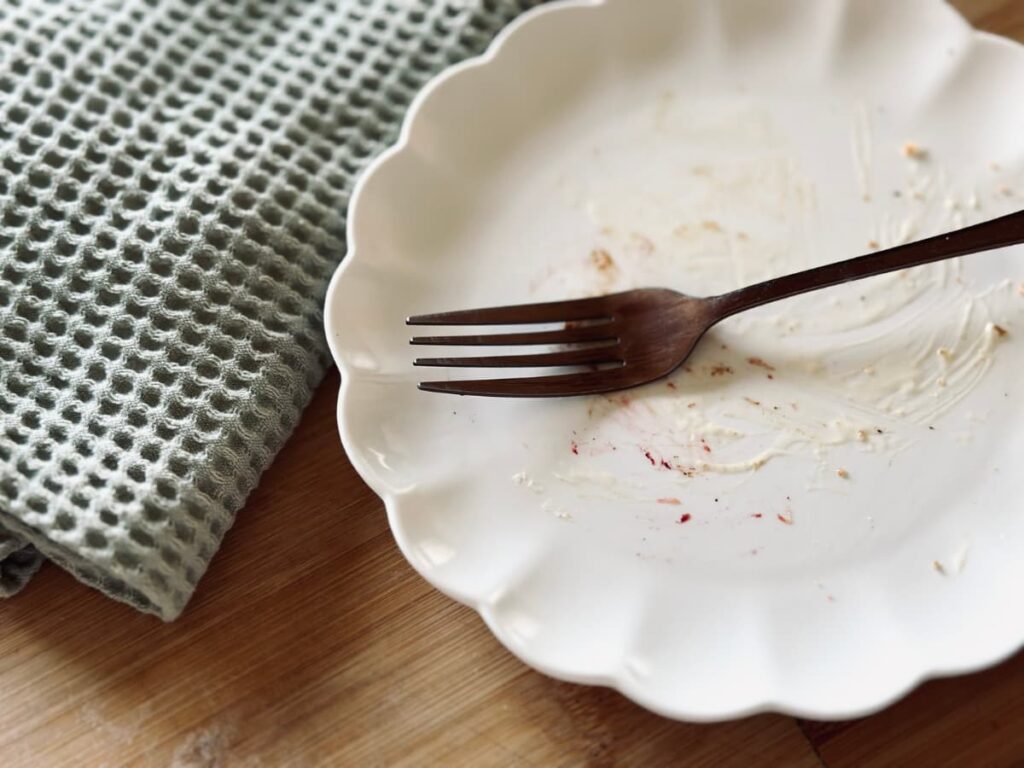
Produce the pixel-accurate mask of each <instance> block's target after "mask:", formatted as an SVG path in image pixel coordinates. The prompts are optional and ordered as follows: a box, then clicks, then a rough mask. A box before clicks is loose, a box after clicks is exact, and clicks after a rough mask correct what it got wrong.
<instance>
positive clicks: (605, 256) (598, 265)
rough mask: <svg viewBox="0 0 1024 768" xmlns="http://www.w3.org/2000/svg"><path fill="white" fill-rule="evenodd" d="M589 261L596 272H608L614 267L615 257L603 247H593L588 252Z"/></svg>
mask: <svg viewBox="0 0 1024 768" xmlns="http://www.w3.org/2000/svg"><path fill="white" fill-rule="evenodd" d="M590 263H591V264H593V265H594V268H595V269H596V270H597V271H598V272H610V271H611V270H613V269H615V259H613V258H612V255H611V254H610V253H608V251H606V250H605V249H604V248H595V249H594V250H593V251H591V252H590Z"/></svg>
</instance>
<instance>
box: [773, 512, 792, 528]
mask: <svg viewBox="0 0 1024 768" xmlns="http://www.w3.org/2000/svg"><path fill="white" fill-rule="evenodd" d="M776 517H777V518H779V522H780V523H785V524H786V525H792V524H793V518H792V517H790V516H789V515H788V514H786V515H784V514H782V513H781V512H780V513H779V514H777V515H776Z"/></svg>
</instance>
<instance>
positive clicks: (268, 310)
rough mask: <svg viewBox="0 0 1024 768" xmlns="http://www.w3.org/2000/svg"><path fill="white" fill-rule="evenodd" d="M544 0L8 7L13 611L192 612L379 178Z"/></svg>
mask: <svg viewBox="0 0 1024 768" xmlns="http://www.w3.org/2000/svg"><path fill="white" fill-rule="evenodd" d="M534 4H536V0H422V1H420V2H417V1H415V0H262V1H259V2H258V1H256V0H252V1H250V2H244V1H242V0H237V1H235V2H231V1H229V0H66V1H64V2H60V1H59V0H0V593H2V594H5V595H9V594H12V593H13V592H14V591H16V590H17V589H19V588H20V587H21V586H23V585H24V583H25V582H26V581H27V580H28V579H29V578H30V577H31V575H32V574H33V573H34V572H35V570H36V569H37V568H38V566H39V563H40V561H41V559H42V558H48V559H50V560H53V561H54V562H56V563H58V564H59V565H61V566H62V567H64V568H66V569H68V570H69V571H71V572H72V573H74V574H75V576H77V577H78V578H79V579H81V580H82V581H84V582H86V583H88V584H91V585H93V586H95V587H97V588H99V589H101V590H103V591H104V592H105V593H107V594H108V595H110V596H111V597H114V598H117V599H120V600H124V601H126V602H128V603H130V604H132V605H134V606H135V607H136V608H139V609H140V610H144V611H149V612H152V613H155V614H157V615H158V616H161V617H162V618H164V619H173V618H174V617H175V616H177V615H178V614H179V613H180V612H181V610H182V608H183V607H184V606H185V604H186V602H187V601H188V599H189V597H190V595H191V594H192V591H193V589H194V588H195V585H196V582H197V581H198V580H199V578H200V576H202V574H203V571H204V570H205V569H206V567H207V564H208V563H209V561H210V558H211V557H212V556H213V554H214V552H215V551H216V550H217V547H218V545H219V543H220V541H221V538H222V537H223V535H224V533H225V531H226V530H227V529H228V527H229V526H230V525H231V523H232V521H233V519H234V515H235V512H236V511H237V510H238V509H239V507H241V505H242V503H243V501H244V500H245V497H246V495H247V494H248V493H249V491H250V490H251V489H252V488H253V486H254V485H255V484H256V482H257V479H258V478H259V475H260V473H261V472H262V471H263V469H264V468H265V467H266V466H267V464H268V463H269V462H270V460H271V459H272V457H273V456H274V454H275V453H276V452H277V450H278V449H279V448H280V447H281V445H282V443H283V442H284V440H285V438H286V437H287V436H288V434H289V432H290V431H291V429H292V428H293V426H294V425H295V423H296V421H297V419H298V417H299V414H300V412H301V411H302V409H303V407H304V406H305V405H306V403H307V402H308V401H309V398H310V395H311V393H312V391H313V388H314V387H315V386H316V385H317V383H318V382H319V381H320V378H321V376H322V374H323V372H324V370H325V367H326V366H327V364H328V355H327V353H326V349H325V343H324V339H323V338H322V333H321V305H322V301H323V296H324V292H325V289H326V286H327V281H328V278H329V277H330V275H331V273H332V271H333V269H334V267H335V265H336V264H337V262H338V260H339V259H341V257H342V256H343V254H344V251H345V243H344V223H345V208H346V204H347V202H348V196H349V194H350V192H351V189H352V183H353V180H354V178H355V177H356V176H357V174H358V173H359V171H360V170H361V169H362V168H363V167H364V166H365V165H366V164H367V162H368V161H369V160H370V159H372V158H373V156H374V155H375V154H377V153H378V152H379V151H380V150H381V149H383V148H384V147H385V146H386V145H387V144H388V143H389V142H390V141H392V140H393V139H394V137H395V136H396V135H397V132H398V128H399V124H400V121H401V119H402V116H403V113H404V111H405V109H406V107H407V105H408V104H409V102H410V100H411V99H412V97H413V96H414V95H415V93H416V91H417V90H418V89H419V88H420V87H421V86H422V85H423V84H424V82H425V81H426V80H427V79H428V78H429V77H430V76H431V75H433V74H434V73H436V72H437V71H439V70H441V69H442V68H443V67H444V66H446V65H448V64H450V63H452V62H455V61H457V60H460V59H463V58H465V57H467V56H470V55H472V54H475V53H478V52H480V51H482V50H483V49H484V48H485V47H486V45H487V43H488V42H489V41H490V40H491V38H492V37H493V36H494V34H495V33H496V32H497V31H498V30H499V29H500V28H501V27H502V26H504V25H505V24H506V23H507V22H508V21H509V20H510V19H512V18H513V17H514V16H515V15H517V14H518V13H520V12H521V11H523V10H525V9H526V8H527V7H528V6H531V5H534Z"/></svg>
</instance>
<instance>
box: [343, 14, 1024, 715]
mask: <svg viewBox="0 0 1024 768" xmlns="http://www.w3.org/2000/svg"><path fill="white" fill-rule="evenodd" d="M619 1H620V0H555V1H554V2H550V3H549V4H546V5H541V6H536V7H534V8H532V9H530V10H528V11H526V12H524V13H523V14H521V15H520V16H518V17H516V18H515V19H514V20H513V21H512V22H510V23H509V24H508V25H507V26H506V27H505V28H503V29H502V30H501V31H500V32H499V33H498V34H497V35H496V36H495V37H494V39H493V40H492V41H491V43H490V44H489V45H488V47H487V48H486V50H485V51H484V52H483V53H481V54H479V55H477V56H474V57H471V58H469V59H466V60H464V61H462V62H459V63H457V64H454V65H452V66H450V67H448V68H446V69H445V70H443V71H442V72H440V73H438V74H437V75H435V76H434V77H433V78H431V79H430V81H429V82H428V83H427V84H426V85H425V86H424V87H423V88H422V89H421V90H420V92H419V93H418V94H417V95H416V97H415V98H414V99H413V101H412V102H411V104H410V106H409V108H408V110H407V112H406V115H405V117H404V119H403V121H402V126H401V129H400V132H399V135H398V138H397V139H396V140H395V143H394V144H393V145H392V146H390V147H389V148H388V149H386V150H384V151H383V152H382V153H381V154H379V155H378V156H377V157H376V158H375V159H373V160H372V161H371V162H370V163H369V164H368V165H367V167H366V168H365V169H364V170H363V171H362V173H361V174H360V175H359V177H358V178H357V180H356V183H355V185H354V187H353V191H352V195H351V197H350V203H349V210H348V220H347V224H346V239H347V242H348V251H347V254H346V256H345V258H344V259H343V260H342V262H341V263H340V264H339V266H338V267H337V269H336V270H335V272H334V274H333V275H332V277H331V280H330V282H329V284H328V289H327V292H326V295H325V312H324V329H325V333H326V336H327V342H328V347H329V349H330V351H331V355H332V358H333V359H334V362H335V364H336V365H337V367H338V370H339V373H340V377H341V383H340V387H339V394H338V401H337V421H338V430H339V435H340V439H341V442H342V446H343V448H344V449H345V453H346V456H347V457H348V459H349V461H350V462H351V464H352V466H353V468H354V469H355V470H356V472H357V473H358V474H359V476H360V477H361V478H362V479H363V481H364V482H365V483H366V484H367V485H368V486H369V487H370V489H371V490H372V491H373V492H374V493H375V494H377V495H378V496H379V497H380V498H381V500H382V502H383V504H384V508H385V512H386V514H387V518H388V524H389V527H390V529H391V532H392V535H393V537H394V539H395V543H396V544H397V546H398V548H399V550H400V551H401V553H402V555H403V557H404V558H405V559H406V561H407V562H408V563H409V564H410V565H411V566H412V568H413V569H414V570H415V571H416V572H417V573H418V574H419V575H420V576H421V577H422V578H423V579H424V580H426V581H427V582H428V583H429V584H430V585H431V586H432V587H434V588H435V589H437V590H438V591H439V592H441V593H442V594H444V595H446V596H447V597H449V598H450V599H452V600H455V601H456V602H459V603H462V604H463V605H466V606H467V607H469V608H471V609H473V610H474V611H476V612H477V614H478V615H479V616H480V617H481V620H482V621H483V622H484V624H485V625H486V626H487V628H488V629H489V630H490V632H491V633H492V634H493V635H494V636H495V638H496V639H497V640H498V641H499V642H500V643H501V644H502V645H503V646H504V647H505V648H506V649H507V650H508V651H509V652H510V653H511V654H513V655H514V656H515V657H516V658H518V659H519V660H520V661H522V662H523V663H525V664H526V665H528V666H530V667H532V668H533V669H535V670H537V671H539V672H541V673H542V674H545V675H547V676H549V677H552V678H554V679H557V680H562V681H565V682H570V683H576V684H582V685H593V686H603V687H607V688H611V689H613V690H616V691H618V692H619V693H620V694H622V695H623V696H625V697H626V698H628V699H630V700H631V701H633V702H634V703H636V704H638V705H640V706H642V707H644V708H645V709H647V710H649V711H651V712H654V713H656V714H658V715H661V716H664V717H667V718H671V719H676V720H683V721H688V722H694V723H702V722H703V723H712V722H722V721H725V720H732V719H737V718H743V717H748V716H753V715H758V714H764V713H776V714H783V715H788V716H792V717H801V718H813V719H819V720H830V721H835V720H845V719H855V718H860V717H865V716H868V715H871V714H873V713H875V712H878V711H880V710H882V709H885V708H887V707H889V706H891V705H892V704H894V703H895V702H897V701H899V700H900V699H902V698H904V697H905V696H907V695H908V694H909V693H911V692H912V691H913V690H915V689H916V688H917V687H919V686H920V685H922V684H923V683H925V682H928V681H929V680H935V679H941V678H947V677H954V676H958V675H964V674H970V673H973V672H978V671H981V670H984V669H987V668H990V667H993V666H996V665H998V664H1000V663H1002V662H1003V661H1006V660H1007V659H1009V658H1010V657H1012V656H1014V655H1015V654H1016V653H1018V652H1019V651H1021V650H1024V637H1022V638H1019V639H1017V640H1016V641H1015V642H1013V643H1011V644H1010V645H1009V646H1008V647H1006V648H1001V649H998V650H997V651H996V652H994V653H988V654H982V656H981V657H980V658H973V659H970V658H968V659H960V660H953V661H951V662H950V663H949V664H945V665H931V666H926V665H922V666H921V667H919V668H917V669H913V670H909V671H908V674H907V675H906V676H905V678H904V679H903V680H901V681H899V682H898V683H897V684H893V685H891V686H889V690H888V691H887V692H886V693H885V694H884V695H876V696H873V697H871V700H868V701H863V702H857V703H854V704H852V705H849V706H837V707H833V708H823V707H822V706H820V705H813V704H809V703H806V702H800V701H798V700H796V697H787V696H785V695H779V696H777V697H776V698H774V699H764V700H752V701H741V702H738V703H736V704H735V705H733V706H731V707H722V708H720V709H718V710H710V709H708V708H707V707H703V708H700V707H688V706H673V705H671V704H666V703H665V702H663V701H658V700H654V699H653V698H651V697H648V696H647V695H645V693H644V691H643V690H642V688H640V687H638V686H634V685H631V684H630V682H629V680H628V679H626V678H624V677H623V676H621V675H616V674H607V675H606V674H572V673H567V672H565V671H564V670H560V669H558V668H554V667H551V666H550V665H547V664H545V663H543V662H541V661H538V660H537V659H534V658H531V655H530V654H529V652H528V651H527V650H526V649H525V648H524V647H522V646H521V645H520V644H518V643H516V642H514V641H513V639H512V638H511V637H510V636H509V634H508V632H507V631H506V630H505V628H504V626H503V625H502V623H501V622H500V621H499V620H498V619H497V618H496V617H495V615H494V613H493V606H492V605H491V604H490V602H488V601H486V600H482V599H474V598H472V597H470V596H467V595H465V594H462V593H460V592H459V590H457V589H455V588H454V587H453V586H452V585H451V584H447V583H445V582H444V581H443V580H441V579H440V578H438V574H437V571H436V570H432V569H429V568H426V567H424V566H423V564H422V563H421V562H420V560H419V558H417V557H414V556H413V553H412V551H411V547H410V545H409V542H408V541H407V540H406V537H405V535H404V532H403V530H402V527H401V526H400V525H398V524H397V517H398V513H399V508H400V506H401V504H402V499H401V498H400V495H399V494H398V493H397V492H396V491H395V489H393V488H391V487H389V486H388V485H387V483H386V482H384V481H383V480H382V479H381V478H380V476H379V475H378V474H377V473H376V472H375V471H374V470H373V468H372V467H371V465H370V463H369V462H368V461H367V458H366V457H365V455H364V453H363V452H362V451H361V450H360V449H359V446H358V445H357V444H356V441H355V439H354V438H353V436H352V434H351V430H350V428H349V425H348V419H347V415H346V411H345V405H346V403H347V402H348V401H349V399H350V397H351V395H350V389H351V387H352V384H353V382H354V381H359V376H358V375H356V374H353V371H352V369H351V367H350V366H349V365H348V364H347V362H346V360H345V357H344V354H343V353H342V352H341V350H340V349H339V348H338V346H337V342H336V341H335V338H334V335H333V333H332V328H333V326H334V322H333V321H334V317H335V315H334V310H333V307H334V303H335V296H336V294H337V293H338V290H339V289H338V286H339V284H340V282H341V280H343V279H344V275H345V273H346V272H347V271H348V269H349V267H350V265H351V264H352V263H353V262H354V260H355V259H356V258H357V256H358V253H359V249H358V247H357V246H358V243H357V241H358V237H357V231H356V225H357V222H358V219H359V217H358V211H359V209H360V204H361V202H362V201H361V198H362V196H363V194H362V193H363V190H364V189H365V187H366V186H367V185H368V183H369V181H370V179H371V178H372V177H373V176H374V175H376V174H377V173H378V172H379V171H380V170H381V169H382V168H384V167H385V166H386V165H388V164H389V163H391V162H394V161H397V160H398V159H399V158H400V157H401V156H402V154H403V153H405V152H406V151H411V150H410V149H409V145H410V143H411V136H412V133H413V131H414V128H415V123H416V120H417V117H418V113H419V111H420V109H421V108H422V106H423V105H424V104H425V103H426V102H427V101H428V100H429V99H430V98H431V96H432V94H433V93H434V91H435V90H437V89H438V88H439V87H440V86H442V85H443V84H444V83H446V82H447V81H449V80H451V79H453V78H456V77H459V76H460V75H462V74H463V73H464V72H467V71H469V70H474V69H477V68H480V67H485V66H488V65H489V64H491V63H493V62H494V61H495V60H496V59H497V58H498V57H499V56H500V54H501V51H502V49H503V47H504V46H505V43H506V42H507V41H508V39H509V38H511V37H513V36H515V35H517V34H519V33H520V32H521V31H522V30H523V29H525V28H526V27H527V26H529V25H531V24H534V23H538V22H539V21H540V20H541V19H542V18H543V17H545V16H548V15H551V14H556V13H564V12H574V11H583V10H599V9H601V8H602V7H604V6H608V5H611V4H613V3H616V2H619ZM854 1H855V0H846V2H854ZM936 5H937V6H942V7H944V8H945V10H946V11H947V12H950V13H951V15H952V16H953V17H955V18H956V19H957V20H958V21H959V22H960V23H961V24H962V25H963V26H964V27H966V28H967V29H968V30H969V31H970V33H971V35H972V36H973V37H974V39H975V40H976V41H981V42H984V43H986V44H989V45H999V46H1004V47H1006V48H1008V49H1013V50H1015V51H1017V52H1019V53H1021V54H1024V43H1021V42H1019V41H1017V40H1013V39H1011V38H1008V37H1005V36H1002V35H999V34H995V33H991V32H988V31H985V30H980V29H977V28H975V27H974V26H973V25H972V24H971V23H970V22H969V21H968V20H967V19H966V18H965V17H964V16H963V14H962V13H961V12H960V11H959V10H958V9H957V8H955V7H954V6H953V5H952V4H951V3H950V2H949V0H936Z"/></svg>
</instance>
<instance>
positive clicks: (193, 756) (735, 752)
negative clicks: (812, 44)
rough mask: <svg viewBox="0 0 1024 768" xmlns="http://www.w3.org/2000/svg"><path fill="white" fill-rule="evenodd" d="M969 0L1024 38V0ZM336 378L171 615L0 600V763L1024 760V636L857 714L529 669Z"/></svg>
mask: <svg viewBox="0 0 1024 768" xmlns="http://www.w3.org/2000/svg"><path fill="white" fill-rule="evenodd" d="M894 1H895V2H899V1H900V0H894ZM955 4H956V5H957V6H958V7H960V8H961V9H962V10H963V11H964V12H965V13H967V15H968V16H969V17H970V18H971V19H972V20H973V21H974V22H975V23H976V24H977V25H978V26H980V27H983V28H985V29H990V30H992V31H996V32H1000V33H1002V34H1007V35H1011V36H1014V37H1017V38H1018V39H1024V0H957V2H956V3H955ZM1010 96H1011V95H1010V94H1008V97H1010ZM1012 96H1013V97H1014V98H1019V97H1021V96H1022V94H1013V95H1012ZM337 388H338V379H337V376H336V374H333V373H332V374H331V375H329V376H328V378H327V380H326V381H325V382H324V384H323V385H322V386H321V388H320V390H319V392H318V393H317V395H316V398H315V400H314V402H313V404H312V405H311V407H310V408H309V410H308V412H307V413H306V416H305V418H304V420H303V422H302V424H301V426H300V427H299V429H298V431H297V432H296V434H295V436H294V437H293V438H292V440H291V441H290V443H289V444H288V445H287V446H286V447H285V449H284V450H283V451H282V453H281V455H280V456H279V457H278V459H277V461H276V462H275V464H274V465H273V466H272V467H271V468H270V470H268V472H267V473H266V475H265V476H264V478H263V480H262V482H261V484H260V487H259V488H258V490H257V491H256V492H255V493H254V494H253V496H252V497H251V498H250V500H249V502H248V504H247V505H246V508H245V509H244V510H243V511H242V512H241V514H240V515H239V518H238V522H237V523H236V525H235V527H234V528H233V529H232V530H231V532H230V533H229V534H228V536H227V539H226V541H225V543H224V546H223V548H222V550H221V552H220V553H219V554H218V555H217V557H216V558H215V560H214V562H213V565H212V566H211V568H210V570H209V572H208V573H207V575H206V576H205V577H204V579H203V580H202V582H201V584H200V586H199V590H198V592H197V593H196V596H195V598H194V600H193V601H192V603H191V605H190V606H189V608H188V610H187V611H186V612H185V615H184V616H183V617H182V618H181V619H180V620H178V621H177V622H175V623H173V624H162V623H161V622H160V621H158V620H157V619H155V618H153V617H151V616H144V615H141V614H139V613H136V612H135V611H134V610H132V609H131V608H128V607H127V606H124V605H121V604H118V603H115V602H113V601H111V600H109V599H107V598H105V597H103V596H102V595H100V594H99V593H97V592H95V591H93V590H90V589H87V588H86V587H83V586H82V585H80V584H78V583H76V582H75V581H74V579H72V578H71V577H70V576H68V575H67V574H66V573H63V572H62V571H61V570H60V569H58V568H56V567H45V568H44V569H43V571H42V572H41V573H40V574H39V576H38V578H37V579H36V581H35V582H34V583H33V584H32V585H31V586H30V587H29V588H28V589H27V590H26V591H25V592H24V593H23V594H22V595H20V596H18V597H17V598H15V599H13V600H10V601H7V602H5V603H3V604H2V605H0V766H3V768H13V767H14V766H42V765H45V766H51V765H58V764H66V765H75V766H98V765H111V766H115V765H177V766H219V765H225V766H233V765H243V766H257V765H263V766H281V765H321V764H330V765H351V766H373V765H387V766H390V765H408V766H428V765H446V766H455V765H468V766H502V767H503V768H511V767H513V766H576V765H588V766H619V765H637V766H662V765H684V766H691V765H693V766H702V765H706V766H716V768H717V767H718V766H732V765H736V766H751V765H780V766H794V767H799V766H821V765H826V766H835V767H836V768H842V767H843V766H885V765H927V766H929V767H930V768H934V767H936V766H943V765H969V766H1009V765H1024V654H1018V655H1017V656H1016V657H1015V658H1013V659H1011V660H1010V661H1008V662H1006V663H1004V664H1002V665H1001V666H999V667H997V668H995V669H991V670H988V671H986V672H983V673H980V674H975V675H970V676H967V677H962V678H957V679H952V680H943V681H938V682H931V683H928V684H926V685H924V686H923V687H921V688H920V689H918V690H917V691H916V692H914V693H913V694H911V695H910V696H909V697H907V698H906V699H905V700H903V701H902V702H900V703H898V704H896V705H895V706H893V707H891V708H890V709H888V710H886V711H884V712H882V713H880V714H877V715H875V716H873V717H869V718H866V719H863V720H857V721H853V722H844V723H816V722H808V721H801V720H796V719H794V718H791V717H784V716H780V715H761V716H758V717H752V718H748V719H746V720H740V721H737V722H730V723H723V724H719V725H688V724H683V723H675V722H671V721H669V720H664V719H662V718H660V717H657V716H655V715H652V714H649V713H648V712H645V711H644V710H642V709H640V708H639V707H637V706H635V705H633V704H632V703H630V702H629V701H627V700H626V699H624V698H622V697H621V696H619V695H618V694H617V693H614V692H612V691H609V690H605V689H596V688H586V687H582V686H576V685H570V684H566V683H560V682H556V681H554V680H551V679H549V678H547V677H544V676H542V675H540V674H539V673H537V672H534V671H532V670H530V669H529V668H527V667H525V666H523V665H522V664H521V663H520V662H518V661H517V660H516V659H514V658H513V657H512V656H511V655H510V654H509V653H508V652H506V651H505V650H504V649H503V648H502V647H501V646H499V645H498V643H497V642H496V641H495V640H494V639H493V638H492V637H491V635H490V633H489V632H488V631H487V630H486V628H485V627H484V625H483V623H482V622H481V621H480V619H479V618H478V617H477V616H476V614H474V613H473V612H472V611H470V610H469V609H467V608H464V607H462V606H460V605H457V604H455V603H453V602H452V601H450V600H448V599H447V598H445V597H443V596H442V595H440V594H438V593H437V592H434V591H433V590H432V589H431V588H429V587H428V586H427V585H426V583H425V582H423V581H422V580H421V579H420V578H419V577H418V576H417V575H416V574H415V573H414V572H413V571H412V569H411V568H410V567H409V566H408V565H407V564H406V563H405V561H404V560H403V559H402V557H401V555H400V554H399V552H398V550H397V549H396V547H395V545H394V542H393V541H392V538H391V534H390V532H389V530H388V527H387V523H386V520H385V517H384V512H383V508H382V505H381V502H380V500H379V499H378V498H377V497H376V496H374V495H373V494H372V493H371V492H370V491H369V490H368V489H367V488H366V486H365V485H363V483H362V481H360V479H359V478H358V476H357V475H356V474H355V472H354V471H353V470H352V468H351V466H349V463H348V461H347V459H346V458H345V456H344V454H343V452H342V450H341V447H340V445H339V442H338V438H337V433H336V429H335V421H334V404H335V396H336V392H337Z"/></svg>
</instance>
